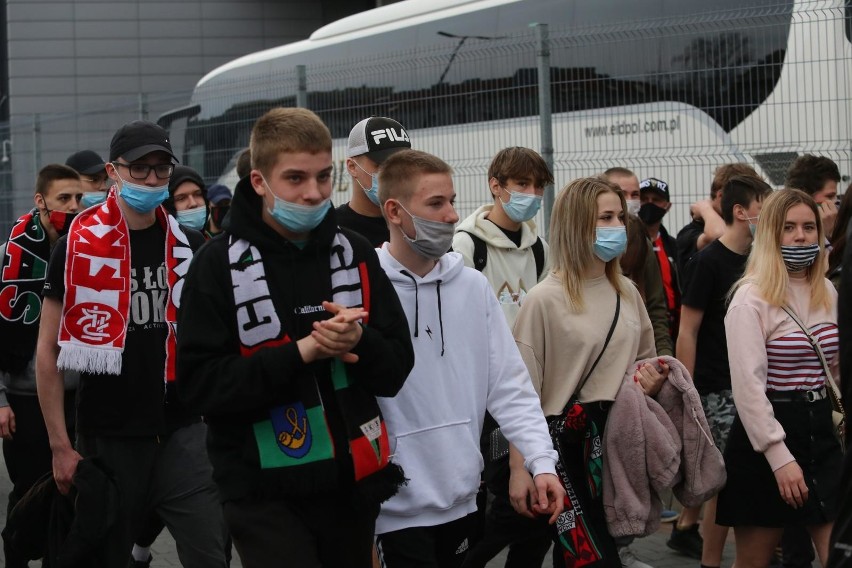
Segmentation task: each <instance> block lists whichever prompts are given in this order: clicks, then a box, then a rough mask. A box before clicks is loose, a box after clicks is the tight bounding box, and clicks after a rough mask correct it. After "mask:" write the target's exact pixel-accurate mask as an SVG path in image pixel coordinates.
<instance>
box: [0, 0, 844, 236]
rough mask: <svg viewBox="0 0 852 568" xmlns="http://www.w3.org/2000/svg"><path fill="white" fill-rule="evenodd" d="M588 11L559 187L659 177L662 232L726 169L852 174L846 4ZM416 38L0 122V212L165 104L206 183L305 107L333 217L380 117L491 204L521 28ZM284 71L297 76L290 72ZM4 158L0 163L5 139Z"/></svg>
mask: <svg viewBox="0 0 852 568" xmlns="http://www.w3.org/2000/svg"><path fill="white" fill-rule="evenodd" d="M568 4H569V3H566V5H568ZM586 4H595V5H596V4H598V3H576V4H574V3H570V5H572V6H574V8H573V9H574V13H573V14H572V17H571V18H570V23H569V24H561V25H560V24H558V23H550V29H549V37H550V45H549V52H550V81H551V92H550V93H551V100H552V115H551V116H550V117H549V121H550V124H551V125H552V126H551V128H552V132H553V161H554V173H555V179H556V190H557V191H558V190H559V188H561V187H562V186H564V185H565V184H566V183H568V182H569V181H570V180H572V179H574V178H576V177H579V176H585V175H592V174H596V173H600V172H603V171H604V170H606V169H607V168H610V167H614V166H621V167H626V168H629V169H631V170H633V171H634V172H636V174H637V175H638V176H639V178H640V179H641V178H644V177H657V178H660V179H663V180H665V181H667V182H668V183H669V186H670V188H671V193H672V200H673V208H672V211H671V213H670V214H669V216H668V217H667V218H666V220H665V224H666V225H667V226H668V227H669V229H670V231H676V230H677V229H679V228H680V227H681V226H683V225H684V224H685V223H686V222H687V221H688V220H689V204H690V203H692V202H694V201H696V200H698V199H702V198H706V197H707V194H708V191H709V185H710V180H711V178H712V174H713V171H714V170H715V168H716V167H718V166H719V165H721V164H724V163H729V162H735V161H745V162H748V163H750V164H752V165H753V166H754V167H755V168H756V169H757V170H758V171H759V172H760V173H761V174H762V175H764V176H765V177H766V178H767V180H768V181H769V182H770V183H771V184H772V185H774V186H776V187H777V186H780V185H782V184H783V181H784V174H785V172H786V169H787V167H788V166H789V164H790V163H791V162H792V160H793V159H795V157H796V156H798V155H800V154H802V153H815V154H820V155H826V156H828V157H830V158H832V159H834V160H835V161H836V162H837V163H838V164H839V166H840V170H841V173H842V174H843V175H844V176H848V174H850V173H852V167H850V160H852V157H851V156H850V151H851V150H850V134H852V118H850V114H849V107H850V102H852V101H850V99H852V68H850V61H852V43H850V39H849V35H848V30H847V28H848V24H849V21H848V19H847V18H846V13H845V10H844V5H843V4H842V3H840V2H829V1H822V0H820V1H816V0H815V1H802V2H793V1H792V0H744V1H742V2H737V3H733V2H719V3H718V4H720V5H721V4H724V7H723V8H718V7H717V8H714V7H713V6H714V5H715V4H717V3H714V2H710V3H707V2H701V3H699V2H693V1H685V2H675V3H670V2H663V3H660V4H661V5H664V7H665V12H664V13H665V16H660V15H659V14H657V15H653V14H649V12H648V11H647V10H640V9H639V8H635V7H633V4H634V3H624V6H623V7H622V8H623V9H624V10H627V11H626V12H624V13H618V12H617V10H615V9H613V14H612V16H611V17H607V15H606V14H603V15H601V14H598V15H597V16H595V17H594V18H593V17H591V16H590V17H585V16H584V15H583V14H582V13H581V12H582V10H583V9H584V8H583V6H584V5H586ZM615 4H621V3H620V2H617V3H615ZM636 4H640V3H636ZM596 9H597V10H598V12H600V11H601V8H600V7H597V8H596ZM427 34H431V35H430V36H429V37H428V38H426V39H423V36H425V35H427ZM413 35H418V41H414V37H412V41H411V42H410V43H408V42H404V43H403V45H409V44H423V45H426V47H418V48H414V49H399V46H397V45H388V46H387V49H383V50H382V51H380V52H378V54H377V53H375V52H372V53H370V54H369V55H366V56H359V54H360V52H359V49H358V48H357V45H355V44H353V45H351V46H348V47H347V46H344V47H341V48H340V49H339V50H338V51H337V52H335V56H334V57H333V58H331V59H329V58H328V57H326V58H325V59H324V60H322V61H318V62H312V61H311V56H310V54H302V55H301V56H298V57H296V56H290V57H282V58H281V59H279V60H268V61H265V62H263V63H262V64H258V66H257V67H254V68H246V69H244V70H240V69H236V70H233V71H231V72H225V73H222V74H220V75H219V76H217V77H215V78H212V79H210V80H209V81H207V82H206V83H205V84H204V85H202V86H201V87H199V88H198V89H197V90H196V92H195V93H194V94H193V96H192V99H191V100H190V99H189V96H188V94H186V93H175V94H168V95H157V96H154V95H150V96H148V97H147V98H146V99H140V100H136V101H125V102H124V103H122V104H120V105H116V107H114V108H110V109H95V110H91V111H89V112H86V113H81V114H77V115H73V116H72V115H65V116H48V115H41V116H40V117H38V118H37V119H34V120H31V121H29V123H26V124H25V123H22V124H14V125H7V126H6V127H5V131H4V132H6V133H7V134H6V135H4V140H9V139H11V140H12V143H11V146H10V147H9V148H8V149H9V150H10V151H9V152H8V155H9V157H10V160H9V162H8V163H7V162H2V163H0V184H3V185H2V187H0V195H2V199H0V205H2V204H4V203H5V204H6V206H7V208H8V207H10V205H9V204H10V203H11V202H12V201H13V200H10V199H8V198H7V196H9V195H12V194H13V193H14V192H12V191H11V190H10V188H9V187H8V186H7V185H5V184H6V183H7V182H9V180H10V179H11V178H12V176H10V175H8V173H7V174H6V175H3V173H4V172H7V171H14V179H15V180H16V183H19V181H18V180H30V181H29V185H27V183H23V181H21V182H20V183H19V185H17V186H16V187H18V194H17V195H19V197H18V199H17V201H15V203H14V205H15V207H14V209H15V211H14V212H15V213H20V212H22V211H23V209H24V208H25V206H26V205H25V203H29V201H28V200H29V199H31V198H30V195H31V189H30V188H31V180H32V179H33V175H34V172H35V171H36V170H37V165H40V164H44V163H47V161H49V160H54V161H56V160H60V161H61V160H64V157H65V156H67V155H68V154H70V153H71V152H73V151H75V150H77V149H81V148H83V147H90V148H93V149H95V150H98V151H101V152H104V153H106V147H107V145H108V140H109V138H110V136H111V134H112V132H113V131H114V130H115V129H116V128H118V127H119V126H120V125H121V124H122V123H123V122H125V121H126V120H130V119H133V118H137V117H139V116H141V115H143V111H144V113H146V114H147V116H149V117H150V118H152V119H153V118H156V117H157V116H159V114H160V113H162V112H164V111H165V110H168V109H174V108H178V107H186V108H187V112H185V113H183V114H182V115H179V116H180V118H178V119H176V120H173V121H171V123H170V128H171V136H172V141H173V144H174V146H175V149H176V150H177V151H178V152H180V155H181V156H182V161H183V162H184V163H186V164H188V165H190V166H192V167H194V168H196V169H198V170H199V171H200V172H201V173H202V175H203V176H204V177H205V179H207V180H208V181H209V182H213V181H224V182H225V183H226V184H227V185H230V186H231V187H233V185H234V183H235V181H236V176H235V174H234V172H233V168H234V165H235V158H236V155H237V154H238V153H239V152H240V151H241V150H242V149H243V148H244V147H246V146H247V145H248V140H249V134H250V131H251V127H252V125H253V124H254V122H255V120H256V119H257V117H259V116H260V115H261V114H263V113H264V112H265V111H266V110H268V109H269V108H272V107H274V106H296V105H297V104H299V103H302V104H304V105H305V106H307V107H308V108H310V109H312V110H314V111H315V112H317V113H318V114H319V115H320V116H321V117H322V118H323V120H324V121H325V122H326V124H328V126H329V128H330V129H331V132H332V135H333V137H334V139H335V145H334V151H333V154H334V160H335V165H336V171H335V178H334V188H335V191H334V201H335V202H336V203H338V204H339V203H342V202H345V201H346V200H347V199H348V198H349V195H350V192H351V190H352V185H351V180H350V179H349V176H348V175H347V174H346V172H345V167H344V163H345V155H344V148H345V139H346V137H347V135H348V133H349V130H350V129H351V128H352V126H353V125H354V124H356V123H357V122H358V121H359V120H361V119H363V118H365V117H368V116H371V115H382V116H390V117H393V118H395V119H397V120H399V121H400V122H401V123H402V124H403V125H404V126H405V127H406V128H407V130H408V132H409V135H410V137H411V141H412V144H413V146H414V147H415V148H418V149H422V150H425V151H428V152H432V153H434V154H436V155H438V156H441V157H442V158H444V159H445V160H447V161H448V162H449V163H450V164H451V165H452V166H453V168H454V171H455V177H454V180H455V183H456V191H457V193H458V196H459V198H458V200H457V208H458V210H459V214H460V215H461V216H462V217H464V216H465V215H468V214H470V213H471V212H472V211H473V210H474V209H475V208H476V207H478V206H479V205H482V204H484V203H486V202H490V194H489V192H488V189H487V179H486V172H487V169H488V165H489V163H490V161H491V158H492V157H493V155H494V154H495V153H496V152H497V151H498V150H499V149H501V148H504V147H507V146H527V147H530V148H533V149H537V150H538V149H539V148H540V134H541V125H542V123H543V120H542V117H540V116H539V102H538V73H537V69H536V63H537V60H536V57H537V53H538V51H539V49H540V46H539V45H538V44H537V42H536V35H535V30H534V29H532V28H526V29H523V30H522V31H521V32H515V33H509V34H502V33H501V34H495V35H493V36H463V35H460V34H456V33H448V32H445V31H443V30H441V29H437V31H436V29H434V28H428V26H421V27H419V28H418V29H417V30H415V31H413V32H412V36H413ZM297 65H303V66H304V67H303V73H304V74H303V76H301V75H300V73H301V71H300V69H299V68H297ZM300 78H301V79H302V81H301V82H302V83H303V84H304V88H303V89H302V90H300ZM188 103H189V105H190V106H186V105H187V104H188ZM194 105H197V106H194ZM3 150H4V153H3V156H4V157H5V156H6V155H7V152H6V150H7V144H6V143H5V142H4V146H3ZM10 167H11V168H12V170H9V168H10ZM845 181H846V182H848V177H846V178H845ZM842 185H844V186H845V183H843V184H842ZM11 217H12V215H11V214H10V215H5V216H4V220H5V219H10V218H11ZM540 221H541V219H540Z"/></svg>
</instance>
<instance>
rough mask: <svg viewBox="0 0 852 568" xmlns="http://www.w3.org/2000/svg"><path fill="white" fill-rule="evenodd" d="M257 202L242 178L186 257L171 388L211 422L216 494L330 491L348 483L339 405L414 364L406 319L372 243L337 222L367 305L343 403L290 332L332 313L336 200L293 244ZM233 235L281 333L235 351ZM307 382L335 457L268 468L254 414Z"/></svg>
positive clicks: (398, 378) (290, 398)
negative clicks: (258, 260)
mask: <svg viewBox="0 0 852 568" xmlns="http://www.w3.org/2000/svg"><path fill="white" fill-rule="evenodd" d="M262 207H263V203H262V201H261V198H260V197H259V196H258V195H257V194H256V193H255V192H254V190H253V188H252V187H251V184H250V182H249V180H248V178H246V179H243V180H242V181H241V182H240V183H239V184H238V185H237V188H236V191H235V194H234V199H233V201H232V203H231V209H230V214H229V217H228V219H226V220H225V223H224V227H223V228H224V230H225V231H224V233H223V234H222V235H219V236H217V237H215V238H213V239H211V240H210V241H208V242H207V243H206V244H205V245H204V246H203V247H202V248H201V250H199V251H198V253H197V254H196V255H195V257H194V259H193V262H192V265H191V267H190V269H189V272H188V274H187V277H186V282H185V285H184V290H183V293H182V296H181V298H182V305H181V309H180V314H179V318H178V322H179V323H178V358H177V365H178V379H177V386H178V392H179V394H180V396H181V398H182V399H183V400H184V402H185V403H186V404H187V405H189V406H190V407H191V408H194V409H196V410H197V411H198V412H200V413H201V414H203V415H204V417H205V419H206V421H207V423H208V426H209V430H208V452H209V455H210V461H211V462H212V464H213V469H214V479H215V480H216V482H217V484H218V485H219V489H220V492H221V494H222V498H223V500H226V501H227V500H230V499H239V498H242V497H245V496H250V497H267V496H283V495H293V494H297V495H305V494H311V493H315V492H326V493H327V492H329V491H335V490H336V491H339V492H341V493H343V494H347V493H349V492H351V490H352V487H354V473H353V462H352V459H351V457H350V449H349V447H348V446H347V440H346V426H347V424H344V416H345V415H346V414H347V413H348V412H349V410H350V408H349V407H347V408H342V406H341V405H346V404H349V405H350V406H364V405H367V406H369V405H375V404H376V403H375V396H394V395H395V394H396V393H397V392H398V391H399V389H400V388H401V387H402V384H403V382H404V381H405V379H406V377H407V376H408V373H409V371H410V370H411V368H412V366H413V365H414V351H413V349H412V347H411V338H410V335H409V331H408V323H407V320H406V318H405V313H404V312H403V310H402V307H401V306H400V303H399V299H398V298H397V295H396V292H395V291H394V289H393V286H392V285H391V283H390V281H389V280H388V279H387V276H385V273H384V271H383V270H382V269H381V267H380V265H379V262H378V257H377V256H376V253H375V250H374V249H373V248H372V247H371V246H370V245H369V243H368V242H367V241H366V240H364V239H363V238H362V237H360V236H358V235H356V234H355V233H352V232H349V231H346V230H345V229H344V230H343V233H344V235H345V236H346V237H347V238H348V240H349V241H350V243H351V245H352V248H353V253H354V255H355V258H356V259H359V260H360V261H363V262H365V264H366V268H367V271H366V272H367V277H368V280H369V297H370V309H369V312H370V315H369V322H368V324H367V325H366V326H364V329H363V335H362V337H361V340H360V342H359V343H358V345H356V347H355V348H354V349H353V352H354V353H355V354H357V355H358V356H359V360H358V362H357V363H355V364H351V365H349V364H347V365H346V370H347V372H348V373H349V375H350V378H352V379H353V380H354V383H355V385H354V386H355V387H357V388H356V389H355V392H354V395H355V396H356V397H362V398H361V399H360V402H358V403H357V404H356V403H353V402H351V401H348V400H344V402H343V403H341V402H340V400H338V399H340V398H341V397H340V396H339V394H338V393H339V389H338V390H337V391H336V390H335V388H336V387H335V384H334V383H333V381H332V377H331V372H330V371H331V361H330V360H329V359H324V360H320V361H316V362H314V363H311V364H310V365H306V364H305V363H304V362H303V361H302V358H301V356H300V354H299V351H298V348H297V346H296V341H298V340H299V339H301V338H302V337H305V336H307V335H308V334H310V332H311V330H312V324H313V322H315V321H319V320H324V319H328V318H330V317H331V315H330V314H329V313H328V312H325V311H323V310H321V309H318V308H317V306H320V305H321V303H322V301H323V300H329V301H330V300H331V299H332V298H331V277H330V268H329V266H330V261H329V258H330V244H331V241H332V239H333V238H334V235H335V234H336V232H337V224H336V222H335V216H334V211H333V210H329V213H328V214H327V216H326V217H325V219H324V220H323V221H322V222H321V223H320V225H319V226H318V227H317V228H316V229H314V230H313V231H312V232H311V234H310V238H309V240H308V242H307V243H304V247H303V248H299V247H297V246H295V245H294V244H293V243H292V242H290V241H288V240H286V239H284V238H283V237H281V236H280V235H279V234H278V233H277V232H275V231H274V230H273V229H272V228H271V227H270V226H268V225H267V224H266V223H265V222H264V220H263V219H262V217H261V211H262V209H261V208H262ZM231 235H233V236H234V237H236V238H242V239H245V240H246V241H248V242H249V243H250V244H251V245H252V246H253V247H256V249H257V251H258V252H259V253H260V256H261V257H262V259H263V263H262V264H263V267H264V270H265V278H266V284H267V288H268V290H269V295H270V300H271V302H272V304H273V306H274V310H275V313H276V314H277V316H278V319H279V321H280V323H281V329H282V331H281V333H282V334H283V335H284V336H286V340H283V341H282V342H281V344H279V345H276V346H266V347H261V348H260V349H257V350H254V351H253V352H247V351H245V349H244V348H243V354H242V355H241V346H240V339H239V334H238V328H237V325H238V323H237V322H238V318H237V312H238V307H239V308H240V309H241V310H243V308H244V306H242V305H241V306H237V305H235V300H234V296H235V292H234V288H233V286H232V278H231V272H230V270H231V268H230V266H229V259H228V253H229V237H230V236H231ZM249 250H250V249H249ZM243 313H244V312H243ZM243 329H246V328H245V327H244V328H243ZM267 345H268V344H267ZM306 393H307V395H308V396H310V395H311V393H312V394H313V396H316V395H317V393H318V394H319V397H320V398H321V404H322V413H323V414H324V417H325V419H326V421H327V422H328V429H329V430H330V434H331V438H332V439H333V445H334V451H335V458H334V460H335V462H333V463H331V464H329V462H328V460H325V461H320V462H309V463H301V462H300V463H298V464H297V465H295V466H292V467H291V466H289V465H288V466H287V467H270V466H269V465H268V464H269V462H266V466H265V467H262V464H263V463H264V462H263V461H262V455H264V456H266V455H267V454H262V450H261V448H263V447H265V446H263V444H262V442H261V440H260V438H259V437H258V436H260V435H261V433H258V432H259V430H258V428H261V429H262V428H263V427H262V426H259V424H261V423H263V421H264V420H270V419H274V418H270V417H271V415H272V414H271V413H272V409H273V408H276V407H278V406H281V405H284V404H291V403H293V402H294V401H301V400H304V397H305V396H306ZM305 406H306V407H307V406H308V405H307V404H305ZM377 408H378V407H377V405H376V411H377ZM288 416H289V415H288ZM279 419H280V417H279ZM284 420H289V417H288V418H284ZM299 422H300V423H301V420H299ZM361 424H363V423H361ZM285 426H286V425H285ZM365 426H366V425H365ZM361 428H362V429H363V428H364V426H362V427H361ZM306 461H307V460H306Z"/></svg>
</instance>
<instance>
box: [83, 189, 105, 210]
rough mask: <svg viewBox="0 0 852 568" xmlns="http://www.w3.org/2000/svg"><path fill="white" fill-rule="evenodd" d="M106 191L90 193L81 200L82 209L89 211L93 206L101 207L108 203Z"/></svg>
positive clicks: (85, 194)
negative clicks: (105, 202) (102, 204)
mask: <svg viewBox="0 0 852 568" xmlns="http://www.w3.org/2000/svg"><path fill="white" fill-rule="evenodd" d="M106 195H107V194H106V191H89V192H86V193H84V194H83V197H81V198H80V207H82V208H84V209H88V208H89V207H91V206H92V205H100V204H101V203H103V202H104V201H106Z"/></svg>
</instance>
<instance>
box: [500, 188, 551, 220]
mask: <svg viewBox="0 0 852 568" xmlns="http://www.w3.org/2000/svg"><path fill="white" fill-rule="evenodd" d="M500 189H502V190H503V191H505V192H507V193H508V194H509V201H508V202H506V201H503V200H502V199H501V200H500V203H501V204H502V205H503V211H505V213H506V215H507V216H508V217H509V219H511V220H512V221H514V222H515V223H523V222H524V221H529V220H530V219H532V218H533V217H535V214H536V213H538V210H539V208H540V207H541V196H540V195H535V194H531V193H521V192H519V191H509V190H508V189H506V188H505V187H501V188H500Z"/></svg>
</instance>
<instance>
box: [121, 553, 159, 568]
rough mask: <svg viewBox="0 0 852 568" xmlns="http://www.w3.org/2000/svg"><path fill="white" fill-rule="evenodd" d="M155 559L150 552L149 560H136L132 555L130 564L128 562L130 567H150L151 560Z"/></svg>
mask: <svg viewBox="0 0 852 568" xmlns="http://www.w3.org/2000/svg"><path fill="white" fill-rule="evenodd" d="M152 560H154V557H153V556H151V555H150V554H149V555H148V560H135V559H134V558H133V557H132V556H131V557H130V564H128V565H127V566H128V568H150V567H151V561H152Z"/></svg>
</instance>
